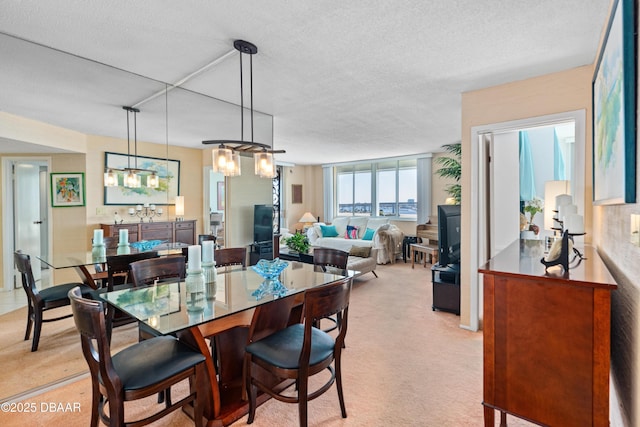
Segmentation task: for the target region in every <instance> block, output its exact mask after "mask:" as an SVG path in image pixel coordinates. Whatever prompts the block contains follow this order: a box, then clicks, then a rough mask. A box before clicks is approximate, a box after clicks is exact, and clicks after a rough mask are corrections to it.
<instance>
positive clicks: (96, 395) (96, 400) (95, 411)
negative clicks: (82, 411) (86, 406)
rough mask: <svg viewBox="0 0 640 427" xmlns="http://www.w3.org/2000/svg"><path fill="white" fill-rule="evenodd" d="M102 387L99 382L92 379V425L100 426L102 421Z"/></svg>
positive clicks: (94, 426)
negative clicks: (100, 409)
mask: <svg viewBox="0 0 640 427" xmlns="http://www.w3.org/2000/svg"><path fill="white" fill-rule="evenodd" d="M101 397H102V396H101V394H100V387H99V386H98V382H97V381H95V380H93V379H92V380H91V424H90V425H91V427H98V423H99V422H100V412H99V407H100V398H101Z"/></svg>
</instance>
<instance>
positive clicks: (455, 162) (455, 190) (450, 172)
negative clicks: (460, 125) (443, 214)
mask: <svg viewBox="0 0 640 427" xmlns="http://www.w3.org/2000/svg"><path fill="white" fill-rule="evenodd" d="M442 148H444V149H445V151H447V152H448V153H450V154H452V155H453V156H454V157H437V158H436V159H435V161H436V163H438V164H439V165H440V166H442V167H441V168H440V169H437V170H436V174H437V175H438V176H441V177H443V178H451V179H453V180H454V181H455V183H453V184H449V185H447V188H446V190H447V193H449V195H450V196H451V197H453V198H454V199H455V201H456V203H455V204H456V205H459V204H460V200H461V198H462V187H461V186H460V178H461V177H462V164H461V163H460V160H461V158H462V143H459V142H458V143H455V144H445V145H443V146H442Z"/></svg>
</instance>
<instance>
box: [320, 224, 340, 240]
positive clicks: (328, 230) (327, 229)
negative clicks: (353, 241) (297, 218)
mask: <svg viewBox="0 0 640 427" xmlns="http://www.w3.org/2000/svg"><path fill="white" fill-rule="evenodd" d="M320 230H322V237H338V236H339V234H338V230H336V226H335V225H321V226H320Z"/></svg>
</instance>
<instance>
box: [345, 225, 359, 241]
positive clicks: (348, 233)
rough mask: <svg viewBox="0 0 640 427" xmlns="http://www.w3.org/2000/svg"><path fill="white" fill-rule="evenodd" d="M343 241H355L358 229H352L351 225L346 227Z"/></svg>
mask: <svg viewBox="0 0 640 427" xmlns="http://www.w3.org/2000/svg"><path fill="white" fill-rule="evenodd" d="M344 237H345V239H357V238H358V227H354V226H353V225H347V231H346V233H344Z"/></svg>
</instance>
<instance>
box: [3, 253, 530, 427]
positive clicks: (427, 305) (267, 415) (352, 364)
mask: <svg viewBox="0 0 640 427" xmlns="http://www.w3.org/2000/svg"><path fill="white" fill-rule="evenodd" d="M376 271H377V273H378V275H379V278H377V279H376V278H375V277H374V276H373V275H371V274H368V275H365V276H364V277H362V278H360V279H357V280H356V281H355V282H354V287H353V291H352V294H351V304H350V309H349V324H348V328H349V329H348V332H347V339H346V346H347V347H346V349H345V350H344V352H343V383H344V393H345V403H346V407H347V415H348V417H347V418H346V419H343V418H342V417H341V416H340V407H339V404H338V398H337V393H336V391H335V387H333V388H332V389H330V390H329V391H328V392H326V393H325V394H324V395H322V396H321V397H319V398H317V399H315V400H313V401H311V402H310V403H309V425H310V426H330V427H333V426H438V427H441V426H452V427H458V426H482V425H483V407H482V404H481V402H482V333H480V332H470V331H467V330H464V329H461V328H460V327H459V321H460V318H459V317H458V316H456V315H454V314H450V313H445V312H439V311H432V310H431V301H432V295H431V292H432V290H431V271H430V270H429V268H426V269H425V268H420V267H416V268H415V269H413V270H412V269H411V266H410V264H405V263H402V262H400V263H397V264H393V265H384V266H379V267H378V269H377V270H376ZM120 332H121V331H117V332H116V333H114V337H115V336H116V335H118V334H119V333H120ZM78 351H79V348H78ZM24 369H28V368H24ZM183 388H184V389H185V390H186V386H185V387H183ZM179 391H180V390H176V392H179ZM90 394H91V391H90V380H89V379H88V378H84V379H81V380H79V381H76V382H73V383H71V384H67V385H63V386H60V387H57V388H55V389H52V390H49V391H47V392H45V393H42V394H40V395H38V396H34V397H29V398H28V399H26V400H24V401H22V403H26V404H30V405H32V406H35V407H36V408H37V409H38V410H37V411H36V413H34V414H7V413H0V425H3V426H25V425H29V426H33V425H43V426H44V425H61V424H64V425H65V426H66V427H74V426H86V425H88V422H89V419H90V397H91V396H90ZM154 401H155V399H153V398H151V399H150V400H149V401H148V402H146V404H149V405H153V404H154ZM76 402H77V403H78V404H79V407H80V411H79V412H64V413H60V412H57V413H53V412H50V411H44V412H43V411H42V410H41V409H42V408H43V407H45V408H47V407H49V406H47V405H48V404H50V403H54V404H58V405H59V404H63V405H66V404H74V403H76ZM33 404H35V405H33ZM43 405H44V406H43ZM143 407H144V405H140V404H134V405H131V406H130V410H131V412H132V413H133V412H137V411H141V410H142V409H143ZM496 415H497V414H496ZM246 419H247V417H246V416H244V417H243V418H241V419H239V420H238V421H236V422H235V423H234V424H233V425H234V426H244V425H246ZM497 420H499V416H497ZM155 425H161V426H183V425H192V421H191V420H190V419H189V418H188V417H186V415H184V414H183V413H181V412H177V413H174V414H172V415H171V416H169V417H167V418H165V419H163V420H160V421H158V422H157V423H156V424H155ZM252 425H254V426H257V427H261V426H269V427H270V426H273V427H276V426H277V427H281V426H295V425H298V410H297V405H292V404H285V403H282V402H278V401H275V400H270V401H267V402H266V403H265V404H263V405H262V406H260V407H259V408H258V409H257V412H256V419H255V421H254V423H253V424H252ZM509 425H511V426H529V425H531V424H528V423H526V422H524V421H521V420H518V419H515V418H512V417H509Z"/></svg>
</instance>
